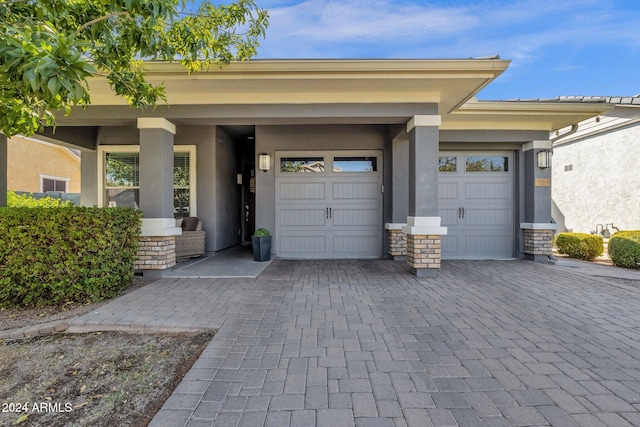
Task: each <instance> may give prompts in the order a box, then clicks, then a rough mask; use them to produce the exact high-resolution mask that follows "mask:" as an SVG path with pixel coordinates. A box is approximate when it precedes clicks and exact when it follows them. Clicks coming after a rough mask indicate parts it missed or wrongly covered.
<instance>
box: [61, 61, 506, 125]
mask: <svg viewBox="0 0 640 427" xmlns="http://www.w3.org/2000/svg"><path fill="white" fill-rule="evenodd" d="M509 63H510V61H505V60H498V59H443V60H259V61H246V62H232V63H230V64H226V65H223V66H221V67H217V66H212V67H211V68H210V69H208V70H204V71H199V72H197V73H193V74H188V73H187V71H186V69H185V68H184V67H183V66H182V65H181V64H179V63H166V62H149V63H146V64H145V70H146V75H147V77H148V80H149V81H150V82H152V83H154V84H159V83H162V84H164V86H165V88H166V94H167V100H168V105H169V106H170V107H172V106H198V105H203V106H204V105H211V106H215V105H227V106H233V105H296V104H302V105H332V104H334V105H340V104H352V103H359V104H398V103H403V104H429V103H431V104H434V105H437V106H438V111H439V114H447V113H449V112H450V111H452V110H454V109H456V108H457V107H458V106H460V105H462V104H464V103H465V102H466V101H467V100H469V99H470V98H471V97H473V96H474V95H475V94H476V93H478V92H479V91H480V90H481V89H482V88H484V87H485V86H486V85H488V84H489V83H490V82H491V81H492V80H494V79H495V78H496V77H498V76H499V75H500V74H502V73H503V72H504V70H505V69H506V68H507V67H508V66H509ZM89 84H90V89H91V99H92V104H91V106H89V107H88V108H89V109H91V108H92V107H104V106H114V107H117V106H126V105H127V104H126V101H125V100H124V99H123V98H121V97H118V96H115V95H114V94H113V92H112V91H111V89H110V87H109V85H108V82H107V80H106V79H105V78H104V77H92V78H90V80H89ZM169 110H170V108H169ZM128 116H129V117H131V112H129V114H128ZM69 119H71V120H72V119H73V113H72V114H71V117H69ZM64 122H65V118H64V117H60V123H59V124H61V125H62V124H64Z"/></svg>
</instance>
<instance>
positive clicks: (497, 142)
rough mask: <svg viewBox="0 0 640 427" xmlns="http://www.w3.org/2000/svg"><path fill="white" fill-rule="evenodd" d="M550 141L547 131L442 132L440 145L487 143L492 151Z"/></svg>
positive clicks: (458, 147)
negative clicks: (515, 145) (538, 141)
mask: <svg viewBox="0 0 640 427" xmlns="http://www.w3.org/2000/svg"><path fill="white" fill-rule="evenodd" d="M545 139H549V132H547V131H533V130H532V131H522V130H442V129H441V130H440V145H441V148H442V149H445V147H442V145H443V144H445V143H465V142H466V143H471V144H478V143H481V142H486V143H489V144H491V148H492V149H494V148H495V149H507V148H508V146H507V145H505V146H502V145H501V144H509V145H513V144H514V143H517V144H518V146H519V145H521V144H523V143H526V142H531V141H536V140H545ZM446 149H474V147H469V146H452V147H449V146H447V147H446Z"/></svg>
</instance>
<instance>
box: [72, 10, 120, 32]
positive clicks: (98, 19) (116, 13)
mask: <svg viewBox="0 0 640 427" xmlns="http://www.w3.org/2000/svg"><path fill="white" fill-rule="evenodd" d="M128 14H129V12H114V13H110V14H108V15H105V16H101V17H100V18H96V19H93V20H91V21H89V22H87V23H84V24H82V26H80V28H78V31H77V32H78V33H79V32H80V31H82V30H84V29H85V28H87V27H88V26H90V25H93V24H95V23H96V22H100V21H104V20H105V19H109V18H113V17H114V16H122V15H128Z"/></svg>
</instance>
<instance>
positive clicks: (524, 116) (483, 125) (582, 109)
mask: <svg viewBox="0 0 640 427" xmlns="http://www.w3.org/2000/svg"><path fill="white" fill-rule="evenodd" d="M612 108H613V106H612V105H609V104H606V103H581V102H576V103H570V102H562V103H555V102H519V101H474V100H472V101H470V102H467V103H466V104H464V105H463V106H461V107H460V108H459V109H457V110H456V111H454V112H452V113H451V114H449V115H447V116H446V117H443V122H442V126H441V127H440V128H441V129H443V130H463V129H475V130H525V129H526V130H544V131H549V132H550V131H553V130H556V129H560V128H562V127H565V126H569V125H571V124H573V123H578V122H580V121H582V120H585V119H587V118H590V117H593V116H595V115H598V114H602V113H604V112H606V111H609V110H611V109H612Z"/></svg>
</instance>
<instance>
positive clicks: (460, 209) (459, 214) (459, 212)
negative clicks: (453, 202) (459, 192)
mask: <svg viewBox="0 0 640 427" xmlns="http://www.w3.org/2000/svg"><path fill="white" fill-rule="evenodd" d="M459 218H462V208H458V219H459Z"/></svg>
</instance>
